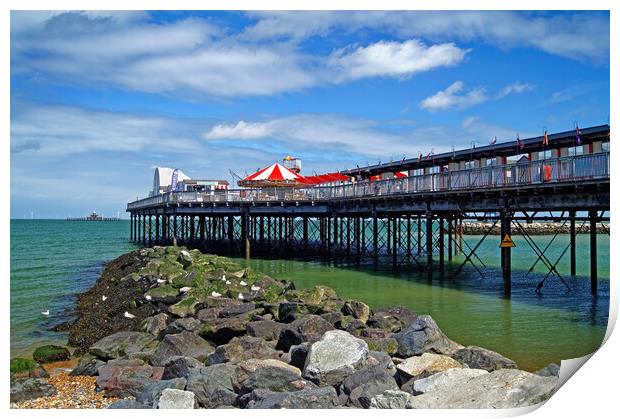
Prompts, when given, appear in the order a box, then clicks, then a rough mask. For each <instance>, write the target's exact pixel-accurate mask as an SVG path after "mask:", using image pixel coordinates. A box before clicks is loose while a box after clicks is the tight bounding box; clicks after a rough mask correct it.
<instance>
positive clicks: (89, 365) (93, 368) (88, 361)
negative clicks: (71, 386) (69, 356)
mask: <svg viewBox="0 0 620 419" xmlns="http://www.w3.org/2000/svg"><path fill="white" fill-rule="evenodd" d="M103 365H105V362H104V361H102V360H100V359H99V358H97V357H95V356H94V355H90V354H86V355H83V356H82V357H81V358H80V361H79V362H78V364H77V366H76V367H75V368H74V369H73V370H72V371H71V372H70V373H69V375H88V376H91V377H92V376H93V375H97V370H98V369H99V367H101V366H103Z"/></svg>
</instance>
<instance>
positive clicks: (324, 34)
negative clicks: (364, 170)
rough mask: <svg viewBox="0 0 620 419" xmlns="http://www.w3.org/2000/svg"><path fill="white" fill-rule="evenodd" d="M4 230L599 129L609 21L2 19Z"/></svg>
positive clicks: (500, 17)
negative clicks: (155, 194)
mask: <svg viewBox="0 0 620 419" xmlns="http://www.w3.org/2000/svg"><path fill="white" fill-rule="evenodd" d="M10 34H11V35H10V38H11V39H10V41H11V52H10V53H11V60H10V79H11V89H10V101H11V115H10V131H11V141H10V142H11V144H10V149H11V155H10V161H11V205H10V207H11V217H12V218H30V217H31V216H33V217H35V218H64V217H67V216H83V215H87V214H88V213H90V212H91V211H93V210H95V211H97V212H98V213H100V214H104V215H108V216H112V215H114V216H116V215H117V213H119V214H120V215H121V216H123V217H126V216H127V214H126V213H125V207H126V203H127V202H128V201H132V200H135V199H136V198H137V197H140V198H142V197H145V196H147V195H148V191H149V190H150V189H151V185H152V179H153V172H154V169H155V167H157V166H164V167H171V168H179V169H181V170H182V171H183V172H185V173H186V174H187V175H189V176H191V177H193V178H199V179H225V180H228V181H229V182H231V181H232V177H231V174H230V171H233V172H235V173H236V174H238V175H241V176H244V175H245V174H249V173H252V172H254V171H255V170H257V169H259V168H262V167H265V166H267V165H269V164H271V163H273V162H275V161H281V160H282V158H283V157H284V156H286V155H294V156H296V157H299V158H301V159H302V162H303V163H302V174H313V173H314V172H316V173H323V172H331V171H335V170H343V169H346V168H352V167H355V166H356V165H360V166H362V165H366V164H376V163H378V162H389V161H391V160H394V161H398V160H401V159H403V157H407V158H412V157H416V156H417V155H418V154H419V153H422V154H424V155H426V154H428V153H429V152H431V151H432V152H434V153H440V152H444V151H448V150H451V149H452V147H455V148H456V149H457V150H458V149H465V148H469V147H470V144H471V143H472V141H473V142H477V143H478V144H480V145H486V144H488V143H489V141H490V140H491V139H492V138H493V137H497V141H498V143H500V142H503V141H514V140H515V138H516V136H517V134H518V135H519V136H520V137H521V138H527V137H529V136H537V135H541V134H542V132H543V130H544V129H547V130H548V131H549V132H550V133H553V132H560V131H566V130H571V129H573V127H574V126H575V123H578V124H579V127H588V126H594V125H600V124H606V123H608V122H609V95H610V92H609V78H610V74H609V71H610V70H609V68H610V65H609V49H610V47H609V13H608V12H600V11H599V12H589V11H576V12H535V11H526V12H517V11H454V12H451V11H437V12H432V11H424V12H420V11H411V12H349V11H339V12H338V11H336V12H267V11H264V12H241V11H234V12H225V11H218V12H209V11H198V12H182V11H158V12H155V11H149V12H139V11H138V12H110V11H105V12H96V11H69V12H61V11H54V12H40V11H19V12H17V11H12V12H11V28H10Z"/></svg>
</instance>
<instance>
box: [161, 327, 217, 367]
mask: <svg viewBox="0 0 620 419" xmlns="http://www.w3.org/2000/svg"><path fill="white" fill-rule="evenodd" d="M213 349H214V348H213V346H212V345H211V344H209V343H208V342H207V341H206V340H204V339H203V338H201V337H200V336H198V335H195V334H194V333H191V332H181V333H176V334H173V335H166V336H164V339H163V340H162V341H161V342H160V344H159V346H157V349H156V350H155V353H154V354H153V356H152V357H151V363H152V364H153V365H161V366H163V365H165V364H166V363H167V362H168V360H169V359H170V357H173V356H177V355H181V356H189V357H192V358H196V359H197V360H199V361H204V360H205V359H206V358H207V355H208V354H209V353H210V352H213Z"/></svg>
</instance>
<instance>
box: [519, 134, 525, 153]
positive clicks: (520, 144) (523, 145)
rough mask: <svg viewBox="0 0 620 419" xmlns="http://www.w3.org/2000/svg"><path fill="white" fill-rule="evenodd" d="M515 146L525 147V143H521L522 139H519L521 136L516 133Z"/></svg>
mask: <svg viewBox="0 0 620 419" xmlns="http://www.w3.org/2000/svg"><path fill="white" fill-rule="evenodd" d="M517 147H518V148H519V150H523V147H525V144H523V141H521V138H519V134H518V133H517Z"/></svg>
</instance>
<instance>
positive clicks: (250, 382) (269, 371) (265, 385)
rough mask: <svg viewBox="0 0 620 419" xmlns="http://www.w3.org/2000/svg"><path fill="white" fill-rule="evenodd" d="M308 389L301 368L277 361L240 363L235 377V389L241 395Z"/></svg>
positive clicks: (251, 360) (265, 360)
mask: <svg viewBox="0 0 620 419" xmlns="http://www.w3.org/2000/svg"><path fill="white" fill-rule="evenodd" d="M310 385H312V384H311V383H310ZM312 386H313V385H312ZM306 387H308V382H306V381H304V380H302V379H301V371H300V370H299V368H296V367H293V366H291V365H288V364H286V363H284V362H282V361H279V360H277V359H250V360H247V361H243V362H241V363H239V365H238V367H237V371H236V373H235V375H234V377H233V388H234V389H235V390H236V392H237V393H239V394H246V393H250V392H252V391H254V390H256V389H259V388H261V389H268V390H272V391H279V392H285V391H296V390H302V389H304V388H306ZM313 387H314V386H313Z"/></svg>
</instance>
